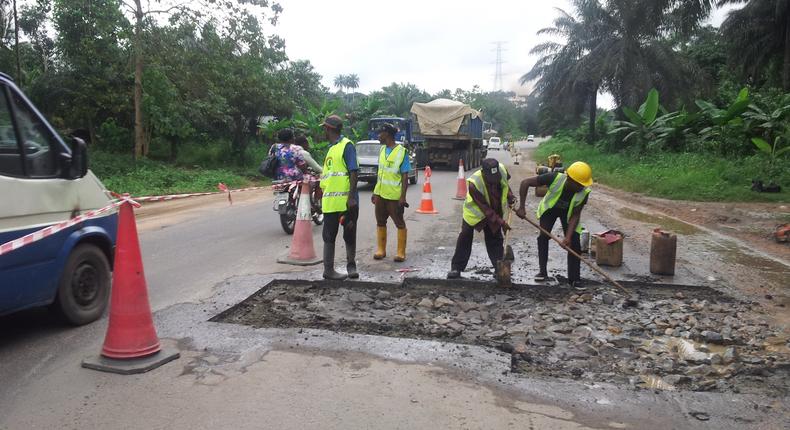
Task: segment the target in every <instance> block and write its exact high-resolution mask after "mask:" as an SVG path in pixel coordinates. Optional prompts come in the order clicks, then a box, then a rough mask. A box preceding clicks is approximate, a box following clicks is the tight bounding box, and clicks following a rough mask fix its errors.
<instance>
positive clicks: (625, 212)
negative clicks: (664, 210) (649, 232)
mask: <svg viewBox="0 0 790 430" xmlns="http://www.w3.org/2000/svg"><path fill="white" fill-rule="evenodd" d="M618 212H619V213H620V215H622V216H623V217H624V218H628V219H630V220H633V221H639V222H643V223H646V224H655V225H657V226H660V227H661V228H662V229H663V230H668V231H671V232H673V233H677V234H682V235H685V236H690V235H694V234H698V233H700V230H699V229H698V228H697V227H694V226H693V225H691V224H686V223H685V222H683V221H678V220H676V219H674V218H669V217H666V216H663V215H649V214H646V213H644V212H639V211H636V210H633V209H630V208H620V209H618Z"/></svg>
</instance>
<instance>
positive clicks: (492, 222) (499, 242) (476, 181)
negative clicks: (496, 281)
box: [447, 158, 516, 279]
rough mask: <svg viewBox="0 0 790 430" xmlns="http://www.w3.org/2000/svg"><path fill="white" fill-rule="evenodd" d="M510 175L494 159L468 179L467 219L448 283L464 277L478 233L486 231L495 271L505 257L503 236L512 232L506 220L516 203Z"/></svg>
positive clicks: (465, 219)
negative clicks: (504, 233) (473, 242)
mask: <svg viewBox="0 0 790 430" xmlns="http://www.w3.org/2000/svg"><path fill="white" fill-rule="evenodd" d="M509 179H510V174H509V173H508V172H507V169H505V166H504V165H503V164H501V163H500V162H499V161H497V160H495V159H493V158H486V159H485V160H483V162H482V165H481V168H480V170H478V171H477V172H475V173H474V174H473V175H472V176H470V177H469V179H467V180H466V181H467V183H468V186H469V192H468V193H467V194H466V201H465V202H464V218H463V222H462V223H461V233H460V234H459V235H458V242H457V243H456V245H455V254H454V255H453V259H452V263H451V266H450V272H448V273H447V279H457V278H460V277H461V272H463V271H464V270H465V269H466V265H467V263H469V257H470V256H471V255H472V240H473V239H474V233H475V230H477V231H481V230H482V231H483V234H484V235H485V243H486V251H487V252H488V258H489V259H490V260H491V264H492V265H493V266H494V270H496V267H497V262H498V261H500V260H502V257H503V254H504V248H503V243H504V237H503V235H502V233H503V232H507V231H508V230H510V225H508V223H507V222H505V219H504V216H505V212H506V211H507V209H508V206H512V205H513V204H514V203H515V202H516V198H515V196H513V193H512V192H511V191H510V185H509V184H508V180H509Z"/></svg>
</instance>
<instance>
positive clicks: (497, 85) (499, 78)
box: [493, 41, 507, 91]
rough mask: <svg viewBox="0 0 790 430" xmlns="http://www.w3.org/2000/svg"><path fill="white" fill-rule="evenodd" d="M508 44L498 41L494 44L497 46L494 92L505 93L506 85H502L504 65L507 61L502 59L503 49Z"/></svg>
mask: <svg viewBox="0 0 790 430" xmlns="http://www.w3.org/2000/svg"><path fill="white" fill-rule="evenodd" d="M506 43H507V42H502V41H496V42H493V44H494V45H496V62H495V64H496V72H495V73H494V88H493V90H494V91H504V85H503V84H502V64H504V63H505V61H504V60H503V59H502V51H504V49H503V48H502V47H503V46H504V45H505V44H506Z"/></svg>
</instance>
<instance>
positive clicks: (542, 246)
mask: <svg viewBox="0 0 790 430" xmlns="http://www.w3.org/2000/svg"><path fill="white" fill-rule="evenodd" d="M592 182H593V180H592V169H590V166H589V165H588V164H587V163H584V162H581V161H577V162H575V163H573V164H571V165H570V167H568V170H567V171H566V173H559V172H550V173H545V174H542V175H539V176H533V177H531V178H527V179H524V180H523V181H521V187H520V189H519V197H520V200H519V201H520V205H519V208H518V210H517V211H516V215H518V216H519V217H520V218H526V216H527V211H526V209H525V204H526V201H527V191H528V190H529V187H538V186H542V185H546V186H548V187H549V189H548V192H547V193H546V196H545V197H543V200H541V201H540V204H539V205H538V210H537V217H538V219H539V220H540V226H541V227H542V228H543V229H544V230H546V231H548V232H551V229H552V228H554V224H555V223H556V221H557V218H559V219H560V222H561V223H562V229H563V231H564V233H565V239H564V240H563V245H565V246H566V247H569V248H570V249H572V250H574V251H576V253H581V243H580V241H579V237H580V233H581V230H582V227H581V224H579V219H580V218H581V213H582V209H583V208H584V205H585V204H586V203H587V197H588V196H589V195H590V185H592ZM569 232H570V233H569ZM548 260H549V236H547V235H546V234H544V233H541V234H540V236H538V263H539V265H540V271H539V272H538V274H537V275H536V276H535V281H538V282H541V281H545V280H546V279H547V278H548V272H547V271H546V264H547V263H548ZM580 265H581V262H580V261H579V259H578V258H576V257H575V256H574V255H573V254H571V253H570V252H569V253H568V283H569V284H570V285H571V286H573V287H576V288H583V285H582V284H581V281H580Z"/></svg>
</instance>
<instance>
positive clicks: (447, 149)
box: [411, 99, 485, 169]
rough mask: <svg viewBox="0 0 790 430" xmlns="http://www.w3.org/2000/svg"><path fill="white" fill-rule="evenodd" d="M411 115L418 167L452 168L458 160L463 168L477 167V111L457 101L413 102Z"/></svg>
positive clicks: (480, 147) (481, 152) (480, 132)
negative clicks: (461, 162) (462, 161)
mask: <svg viewBox="0 0 790 430" xmlns="http://www.w3.org/2000/svg"><path fill="white" fill-rule="evenodd" d="M411 113H412V115H413V116H414V121H413V125H414V130H413V132H412V138H413V140H414V143H416V144H417V155H416V159H417V164H418V165H419V166H421V167H422V166H431V167H435V166H447V167H450V168H455V167H457V166H458V160H464V166H465V167H466V168H467V169H473V168H475V167H478V166H479V165H480V162H481V161H482V160H483V158H484V157H485V148H484V147H483V119H482V117H481V115H480V112H478V111H476V110H474V109H472V108H471V107H470V106H469V105H466V104H463V103H461V102H457V101H453V100H448V99H436V100H434V101H431V102H428V103H414V104H413V105H412V107H411Z"/></svg>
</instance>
